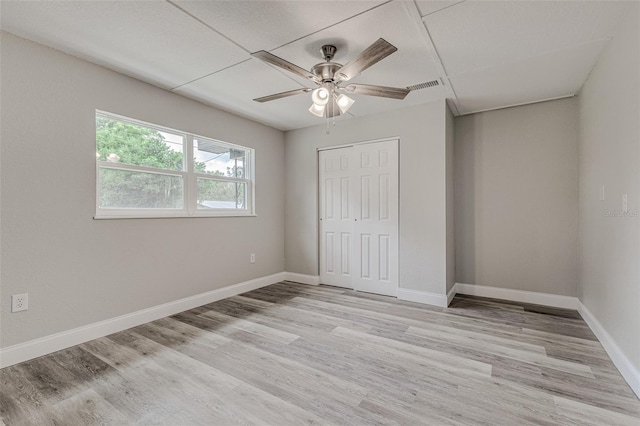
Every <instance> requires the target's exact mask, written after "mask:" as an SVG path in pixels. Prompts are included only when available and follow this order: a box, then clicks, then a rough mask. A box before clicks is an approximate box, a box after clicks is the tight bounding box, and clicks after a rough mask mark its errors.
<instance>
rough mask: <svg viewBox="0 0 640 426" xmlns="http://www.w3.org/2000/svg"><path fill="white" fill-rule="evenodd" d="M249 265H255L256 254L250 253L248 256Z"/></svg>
mask: <svg viewBox="0 0 640 426" xmlns="http://www.w3.org/2000/svg"><path fill="white" fill-rule="evenodd" d="M249 263H256V254H255V253H251V254H250V255H249Z"/></svg>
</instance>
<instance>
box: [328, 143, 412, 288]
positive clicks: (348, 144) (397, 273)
mask: <svg viewBox="0 0 640 426" xmlns="http://www.w3.org/2000/svg"><path fill="white" fill-rule="evenodd" d="M392 140H394V141H397V142H398V223H397V230H398V247H397V256H398V270H397V271H396V281H397V285H396V296H395V297H396V298H398V294H399V292H400V214H401V212H400V192H401V191H400V164H401V161H400V136H387V137H384V138H378V139H370V140H365V141H360V142H353V143H345V144H341V145H331V146H326V147H317V148H316V161H315V165H316V218H315V223H316V242H317V247H316V253H317V254H318V257H317V259H316V261H317V267H318V269H317V270H318V284H322V283H321V282H320V271H321V269H320V256H321V252H322V250H321V238H322V235H320V214H321V212H320V151H329V150H333V149H340V148H351V147H354V146H356V145H366V144H371V143H378V142H386V141H392ZM351 290H354V291H355V289H354V288H353V287H351ZM392 297H393V296H392Z"/></svg>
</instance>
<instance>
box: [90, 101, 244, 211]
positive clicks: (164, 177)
mask: <svg viewBox="0 0 640 426" xmlns="http://www.w3.org/2000/svg"><path fill="white" fill-rule="evenodd" d="M254 155H255V154H254V150H253V149H251V148H245V147H243V146H238V145H233V144H230V143H226V142H221V141H217V140H214V139H210V138H205V137H201V136H197V135H192V134H190V133H186V132H181V131H178V130H173V129H168V128H165V127H160V126H156V125H154V124H147V123H143V122H140V121H137V120H133V119H129V118H125V117H120V116H116V115H113V114H108V113H104V112H100V111H96V174H97V176H96V183H97V195H96V218H98V219H104V218H134V217H146V218H150V217H192V216H250V215H253V214H254V206H253V202H254V197H253V188H254V181H253V162H254Z"/></svg>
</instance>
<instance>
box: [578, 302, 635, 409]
mask: <svg viewBox="0 0 640 426" xmlns="http://www.w3.org/2000/svg"><path fill="white" fill-rule="evenodd" d="M578 312H580V315H581V316H582V318H583V319H584V321H585V322H586V323H587V325H588V326H589V328H591V331H593V334H595V335H596V337H597V338H598V340H599V341H600V343H601V344H602V346H603V347H604V350H605V351H607V354H608V355H609V358H611V361H613V364H614V365H615V366H616V368H617V369H618V371H620V374H622V377H624V379H625V380H626V381H627V383H628V384H629V386H630V387H631V389H633V391H634V392H635V394H636V395H637V396H638V398H640V371H639V370H638V369H637V368H635V366H634V365H633V364H632V363H631V361H630V360H629V358H627V357H626V356H625V354H624V353H623V352H622V350H620V347H619V346H618V345H617V344H616V342H615V340H613V338H612V337H611V335H609V333H607V330H605V329H604V327H603V326H602V324H600V322H599V321H598V320H597V319H596V317H595V316H594V315H593V314H592V313H591V311H590V310H589V309H588V308H587V307H586V306H584V305H583V304H582V302H580V301H578Z"/></svg>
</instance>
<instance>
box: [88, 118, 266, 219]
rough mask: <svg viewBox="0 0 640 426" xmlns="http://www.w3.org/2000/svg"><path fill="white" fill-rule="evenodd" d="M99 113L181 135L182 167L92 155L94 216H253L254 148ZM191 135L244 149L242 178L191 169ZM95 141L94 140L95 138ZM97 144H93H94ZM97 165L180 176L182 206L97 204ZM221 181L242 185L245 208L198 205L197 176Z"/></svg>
mask: <svg viewBox="0 0 640 426" xmlns="http://www.w3.org/2000/svg"><path fill="white" fill-rule="evenodd" d="M97 116H101V117H105V118H109V119H112V120H118V121H122V122H124V123H128V124H133V125H138V126H143V127H146V128H149V129H152V130H157V131H160V132H166V133H172V134H176V135H181V136H183V138H184V139H183V140H184V144H183V151H182V152H183V154H182V158H183V165H182V169H183V170H167V169H157V168H155V167H146V166H134V165H129V164H122V163H110V162H106V161H99V160H98V159H97V158H96V160H95V161H96V200H95V201H96V214H95V216H94V219H152V218H179V217H236V216H256V213H255V164H254V163H255V150H254V149H253V148H249V147H246V146H241V145H236V144H232V143H229V142H223V141H220V140H217V139H214V138H210V137H207V136H201V135H197V134H193V133H188V132H185V131H182V130H176V129H172V128H169V127H165V126H159V125H157V124H153V123H147V122H145V121H141V120H136V119H133V118H129V117H125V116H121V115H118V114H113V113H110V112H106V111H101V110H96V117H97ZM194 139H204V140H207V141H211V142H214V143H215V144H216V145H218V146H221V147H224V148H233V149H237V150H241V151H245V152H246V156H245V165H244V170H243V174H244V176H243V177H242V178H235V177H227V176H216V175H211V174H208V173H199V172H196V171H195V170H194V161H193V141H194ZM95 143H96V145H97V141H95ZM96 148H97V146H96ZM185 163H186V164H185ZM100 169H116V170H127V171H132V172H150V173H153V174H161V175H168V176H180V177H182V182H183V203H182V205H183V208H182V209H169V208H166V209H153V208H149V209H145V208H101V207H100V205H99V203H100ZM199 178H204V179H207V180H214V181H221V182H240V183H244V184H245V185H246V188H247V189H246V194H245V195H246V202H247V206H246V208H245V209H216V208H212V209H198V206H197V203H198V179H199Z"/></svg>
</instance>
